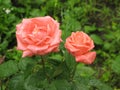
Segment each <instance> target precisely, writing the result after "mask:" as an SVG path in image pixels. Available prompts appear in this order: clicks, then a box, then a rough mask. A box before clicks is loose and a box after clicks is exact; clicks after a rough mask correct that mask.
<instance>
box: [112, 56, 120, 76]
mask: <svg viewBox="0 0 120 90" xmlns="http://www.w3.org/2000/svg"><path fill="white" fill-rule="evenodd" d="M112 70H113V71H114V72H116V73H117V74H120V55H119V56H117V57H116V58H115V60H114V61H113V63H112Z"/></svg>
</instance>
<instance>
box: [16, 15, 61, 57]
mask: <svg viewBox="0 0 120 90" xmlns="http://www.w3.org/2000/svg"><path fill="white" fill-rule="evenodd" d="M16 29H17V31H16V38H17V49H18V50H22V51H23V55H22V57H26V56H33V55H45V54H47V53H50V52H56V51H58V50H59V49H58V48H59V44H60V42H61V30H60V29H59V23H58V22H57V21H55V20H54V19H53V18H51V17H50V16H45V17H36V18H30V19H23V20H22V23H20V24H18V25H17V26H16Z"/></svg>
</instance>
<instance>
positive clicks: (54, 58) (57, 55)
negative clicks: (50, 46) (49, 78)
mask: <svg viewBox="0 0 120 90" xmlns="http://www.w3.org/2000/svg"><path fill="white" fill-rule="evenodd" d="M49 59H53V60H57V61H62V59H63V57H62V56H61V55H60V54H54V55H52V56H50V57H49Z"/></svg>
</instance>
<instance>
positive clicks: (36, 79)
mask: <svg viewBox="0 0 120 90" xmlns="http://www.w3.org/2000/svg"><path fill="white" fill-rule="evenodd" d="M44 77H45V75H44V74H42V73H33V74H31V75H29V76H28V78H27V79H26V80H25V84H24V86H25V89H26V90H43V88H46V87H48V81H47V79H45V78H44Z"/></svg>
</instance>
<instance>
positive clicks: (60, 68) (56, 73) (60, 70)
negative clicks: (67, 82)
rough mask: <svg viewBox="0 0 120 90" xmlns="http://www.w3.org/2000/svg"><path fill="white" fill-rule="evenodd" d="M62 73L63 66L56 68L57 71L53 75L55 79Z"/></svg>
mask: <svg viewBox="0 0 120 90" xmlns="http://www.w3.org/2000/svg"><path fill="white" fill-rule="evenodd" d="M62 72H63V66H62V65H60V66H58V67H56V70H55V72H54V73H53V77H56V76H58V75H60V74H61V73H62Z"/></svg>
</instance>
